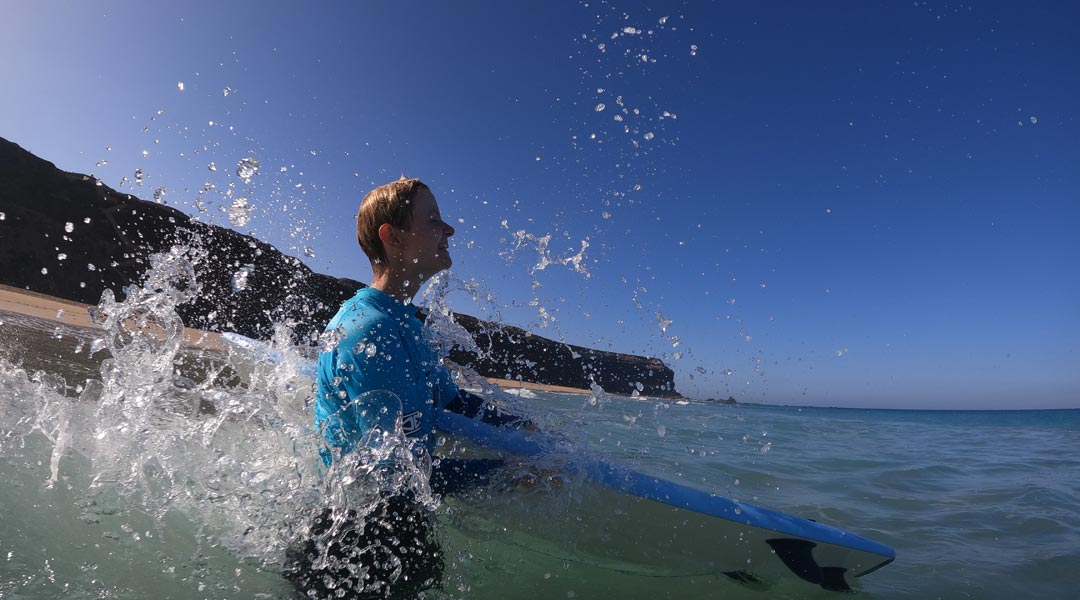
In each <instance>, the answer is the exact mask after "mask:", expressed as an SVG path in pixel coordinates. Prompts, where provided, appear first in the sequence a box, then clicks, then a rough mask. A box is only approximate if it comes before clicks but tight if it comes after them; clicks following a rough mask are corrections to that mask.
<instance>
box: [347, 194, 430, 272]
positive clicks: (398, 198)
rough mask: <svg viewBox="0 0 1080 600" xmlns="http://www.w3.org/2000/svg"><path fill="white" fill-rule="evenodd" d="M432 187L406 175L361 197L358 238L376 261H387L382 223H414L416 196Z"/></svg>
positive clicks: (408, 225)
mask: <svg viewBox="0 0 1080 600" xmlns="http://www.w3.org/2000/svg"><path fill="white" fill-rule="evenodd" d="M426 189H429V188H428V186H427V185H426V184H425V183H424V182H422V181H420V180H419V179H408V178H406V177H402V178H401V179H398V180H397V181H391V182H390V183H387V184H383V185H380V186H379V187H377V188H375V189H373V190H371V191H370V192H368V193H367V195H366V196H364V199H363V200H361V201H360V211H359V212H358V213H357V214H356V241H358V242H360V248H361V249H363V251H364V254H366V255H367V257H368V260H370V261H371V263H372V264H376V263H382V264H386V248H384V247H383V243H382V240H380V239H379V227H382V225H383V223H389V224H390V225H393V226H394V227H396V228H398V229H408V228H409V227H410V226H412V216H413V214H412V213H413V204H412V200H413V198H414V197H415V196H416V193H417V192H419V191H420V190H426Z"/></svg>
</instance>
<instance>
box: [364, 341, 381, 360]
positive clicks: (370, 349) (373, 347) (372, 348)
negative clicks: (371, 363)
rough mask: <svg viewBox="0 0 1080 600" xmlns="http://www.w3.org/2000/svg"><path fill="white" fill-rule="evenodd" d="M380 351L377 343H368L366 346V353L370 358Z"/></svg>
mask: <svg viewBox="0 0 1080 600" xmlns="http://www.w3.org/2000/svg"><path fill="white" fill-rule="evenodd" d="M378 351H379V348H378V347H377V346H376V345H375V344H368V345H367V347H366V348H364V354H367V355H368V357H369V358H370V357H372V356H375V353H376V352H378Z"/></svg>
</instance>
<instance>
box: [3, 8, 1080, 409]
mask: <svg viewBox="0 0 1080 600" xmlns="http://www.w3.org/2000/svg"><path fill="white" fill-rule="evenodd" d="M5 15H6V16H5V18H4V19H3V20H2V22H0V53H2V54H0V55H2V56H3V57H4V58H3V60H2V61H0V81H2V82H3V93H2V94H0V136H3V137H6V138H8V139H10V140H12V141H15V142H17V143H19V144H21V145H22V146H23V147H25V148H27V149H28V150H30V151H32V152H34V153H36V154H38V155H39V156H42V157H44V158H46V159H48V160H51V161H53V162H55V163H56V164H57V165H58V166H59V167H61V168H63V169H66V170H71V171H77V172H85V173H94V174H96V175H97V176H99V177H101V178H102V179H103V180H104V181H105V182H106V183H107V184H109V185H110V186H113V187H116V188H118V189H121V190H125V191H130V192H131V193H134V194H136V195H138V196H140V197H142V198H146V199H151V198H152V197H153V195H154V190H157V189H158V188H164V195H163V196H162V199H163V201H165V202H168V203H169V204H170V205H173V206H176V207H178V208H181V209H182V210H185V211H187V212H189V213H191V214H193V215H198V216H199V218H202V219H203V220H206V221H212V222H214V223H217V224H221V225H226V226H227V225H229V221H228V218H227V216H226V214H225V213H224V212H223V210H224V208H225V207H227V206H228V205H229V204H230V203H231V202H232V200H233V198H235V197H239V196H244V197H247V198H248V199H249V200H250V202H251V204H252V205H254V207H255V213H254V216H253V219H252V221H251V223H250V224H248V225H247V226H246V227H244V228H243V231H245V232H248V231H250V232H253V233H254V235H256V236H258V237H260V238H262V239H264V240H266V241H269V242H271V243H273V244H275V245H277V246H278V247H279V248H281V249H282V250H284V251H286V252H289V253H292V254H297V255H300V256H302V257H304V258H305V260H307V262H308V263H309V264H310V265H311V266H312V267H313V268H314V269H316V270H319V271H322V272H326V273H330V274H333V275H338V276H347V277H352V278H356V279H361V280H366V279H367V278H368V277H369V276H370V270H369V267H368V265H367V262H366V260H365V259H364V258H363V257H362V255H361V254H360V252H359V250H358V248H357V247H356V243H355V240H354V235H353V224H352V216H353V215H354V214H355V211H356V205H357V203H358V201H359V200H360V198H361V197H362V195H363V194H364V192H366V191H367V190H368V189H369V188H370V187H372V186H373V185H374V184H379V183H383V182H385V181H387V180H390V179H394V178H396V177H398V176H399V175H401V174H403V173H405V174H409V175H411V176H418V177H421V178H422V179H424V180H425V181H426V182H428V183H429V184H430V185H431V186H432V188H433V189H434V191H435V193H436V196H437V197H438V199H439V201H440V204H441V206H442V210H443V213H444V215H446V216H448V217H450V221H451V222H452V223H453V224H455V226H457V229H458V235H457V236H456V238H455V241H454V245H453V247H452V250H453V255H454V257H455V268H454V272H455V274H456V277H458V278H459V279H461V280H463V281H474V282H475V283H476V284H478V289H479V296H478V297H479V298H481V300H479V301H476V300H474V298H473V295H471V294H466V293H461V292H458V293H454V294H453V295H452V296H451V305H452V306H453V308H455V309H456V310H459V311H462V312H468V313H472V314H477V315H479V316H486V317H488V318H493V317H495V316H496V315H497V316H498V318H499V319H501V320H502V321H504V322H507V323H511V324H514V325H518V326H522V327H526V328H529V329H531V330H533V331H534V332H536V333H538V334H541V335H545V336H548V337H553V338H556V339H564V340H565V341H567V342H569V343H574V344H581V345H586V346H592V347H598V348H604V349H612V350H618V351H623V352H632V353H642V354H650V355H654V356H660V357H663V358H664V359H665V361H667V363H668V364H669V365H670V366H671V367H672V368H673V369H674V370H675V372H676V374H677V376H676V381H677V385H678V387H679V389H680V390H681V391H683V392H684V393H685V394H688V395H691V396H695V397H709V396H724V397H726V396H728V395H733V396H735V397H736V398H738V399H740V400H745V401H763V402H769V403H777V404H816V405H834V406H867V407H911V408H923V407H936V408H1044V407H1078V406H1080V351H1078V342H1077V339H1078V338H1080V275H1078V273H1080V270H1078V267H1077V265H1078V263H1080V241H1078V240H1080V231H1078V230H1080V121H1078V119H1077V112H1078V107H1080V69H1078V68H1077V58H1078V57H1080V41H1078V38H1077V36H1076V31H1077V30H1080V8H1078V5H1076V4H1075V3H1071V2H1035V3H1027V4H1024V5H1020V4H1017V3H1014V2H971V3H962V2H925V3H924V2H874V1H854V0H852V1H847V2H814V3H810V2H801V1H799V2H795V1H792V2H772V3H758V2H718V3H704V2H702V3H697V2H692V3H687V4H686V5H682V6H678V7H674V8H672V7H671V5H670V4H669V3H660V2H653V3H649V2H621V1H615V2H595V1H592V0H590V1H588V2H574V3H570V2H566V3H561V2H552V3H529V4H528V5H525V3H515V2H464V3H445V2H404V3H402V2H393V3H391V2H379V3H372V2H364V3H344V2H342V3H294V2H289V3H285V2H236V3H233V2H184V3H146V2H106V3H87V2H40V3H30V2H23V3H14V4H12V5H10V6H8V7H7V10H6V12H5ZM181 82H182V84H183V89H182V90H181V89H180V85H179V84H180V83H181ZM226 88H228V89H229V93H228V94H226V93H225V90H226ZM600 105H603V106H602V107H601V106H600ZM620 119H621V120H620ZM144 152H145V156H144ZM249 156H250V157H253V158H255V159H257V160H258V161H259V164H260V171H259V173H258V174H256V175H255V177H254V178H252V179H251V181H250V183H245V182H243V181H241V180H240V179H239V178H238V177H237V176H236V174H235V171H236V164H237V162H238V161H239V160H240V159H242V158H245V157H249ZM101 161H107V164H104V163H102V162H101ZM210 163H214V164H215V165H216V167H217V170H216V171H212V170H210V168H209V165H210ZM137 168H138V169H141V170H142V172H143V185H142V186H141V187H140V186H137V185H135V183H134V181H133V180H134V172H135V170H136V169H137ZM123 177H127V180H126V181H125V182H124V183H121V181H122V178H123ZM207 183H210V184H213V185H214V186H215V187H214V188H213V189H204V188H205V187H206V184H207ZM230 186H232V187H231V188H230ZM230 191H231V193H232V196H231V197H230V196H228V195H227V194H228V193H229V192H230ZM197 197H201V199H202V203H203V206H204V207H205V209H206V211H205V212H200V211H199V210H198V208H197V205H196V198H197ZM504 221H505V225H504ZM518 231H524V232H525V237H524V238H523V239H524V243H523V244H522V245H521V247H520V248H518V249H517V250H516V251H514V250H513V248H514V246H515V242H514V234H515V232H518ZM547 235H550V241H549V242H548V245H547V252H548V257H549V258H550V259H551V260H553V261H555V263H554V264H552V265H550V266H548V267H547V268H546V269H543V270H534V269H533V267H535V265H537V263H538V262H539V258H540V256H541V255H540V253H539V252H538V250H537V244H538V242H537V241H536V240H537V239H541V238H543V237H544V236H547ZM583 241H586V242H587V244H588V246H587V248H585V250H584V254H583V257H584V258H583V260H581V262H580V267H581V269H583V270H587V272H588V277H586V275H585V274H584V273H582V272H580V271H579V270H578V269H575V268H574V264H573V263H567V264H565V265H564V264H559V263H560V261H562V260H565V259H566V258H569V257H572V256H574V255H577V254H579V253H580V251H581V249H582V242H583ZM305 247H308V248H310V249H311V251H312V253H313V254H314V257H306V256H304V248H305ZM531 270H532V271H533V273H532V274H530V271H531ZM253 276H254V275H253ZM489 297H490V298H489ZM658 313H660V314H662V315H663V319H661V318H660V316H659V315H658ZM550 317H554V320H552V319H551V318H550ZM667 320H670V321H671V323H670V325H668V326H667V328H666V331H664V330H663V329H662V327H661V325H662V322H666V321H667ZM675 336H677V337H678V345H677V346H676V345H675V341H676V339H675Z"/></svg>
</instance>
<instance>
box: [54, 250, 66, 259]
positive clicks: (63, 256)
mask: <svg viewBox="0 0 1080 600" xmlns="http://www.w3.org/2000/svg"><path fill="white" fill-rule="evenodd" d="M66 259H67V254H64V253H63V252H61V253H60V254H57V255H56V260H66Z"/></svg>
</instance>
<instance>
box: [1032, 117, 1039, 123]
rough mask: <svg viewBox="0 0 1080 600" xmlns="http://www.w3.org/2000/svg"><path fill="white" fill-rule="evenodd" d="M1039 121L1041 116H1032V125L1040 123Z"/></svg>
mask: <svg viewBox="0 0 1080 600" xmlns="http://www.w3.org/2000/svg"><path fill="white" fill-rule="evenodd" d="M1038 122H1039V118H1038V117H1035V116H1032V117H1031V124H1032V125H1034V124H1036V123H1038Z"/></svg>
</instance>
